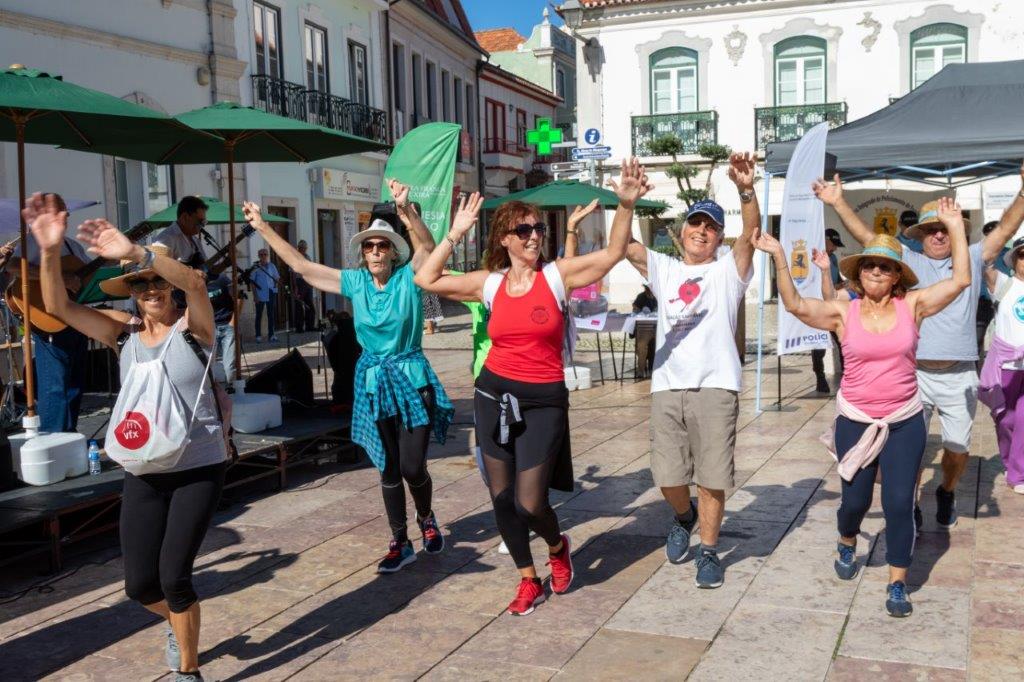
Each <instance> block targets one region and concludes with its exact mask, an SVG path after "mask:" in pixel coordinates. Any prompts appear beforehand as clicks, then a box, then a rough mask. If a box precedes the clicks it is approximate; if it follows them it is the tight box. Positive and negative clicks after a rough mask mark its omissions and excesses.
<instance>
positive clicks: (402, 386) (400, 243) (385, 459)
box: [244, 180, 454, 573]
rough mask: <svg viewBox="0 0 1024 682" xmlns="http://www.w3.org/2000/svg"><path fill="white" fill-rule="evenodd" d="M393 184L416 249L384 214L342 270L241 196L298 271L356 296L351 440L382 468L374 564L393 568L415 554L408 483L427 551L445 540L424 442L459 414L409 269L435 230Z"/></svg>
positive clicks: (356, 242) (252, 220)
mask: <svg viewBox="0 0 1024 682" xmlns="http://www.w3.org/2000/svg"><path fill="white" fill-rule="evenodd" d="M388 187H389V189H390V190H391V194H392V196H394V198H395V205H396V208H397V209H398V215H399V217H400V218H401V220H402V223H403V224H404V225H405V226H406V228H407V229H408V231H409V236H410V238H411V240H412V243H413V249H412V254H411V256H410V253H409V245H408V244H407V243H406V241H405V240H404V239H403V238H402V237H401V236H400V235H399V234H398V233H396V232H395V230H394V229H393V228H392V227H391V226H390V225H388V224H387V223H386V222H384V221H383V220H375V221H373V223H372V224H371V225H370V227H369V228H367V229H365V230H363V231H362V232H359V233H358V234H356V235H355V236H354V237H353V238H352V244H351V246H352V248H353V249H358V250H359V253H360V259H359V260H360V265H359V267H357V268H347V269H345V270H338V269H336V268H332V267H328V266H326V265H321V264H319V263H314V262H312V261H310V260H307V259H306V258H305V257H304V256H302V254H300V253H299V252H298V251H297V250H296V249H295V248H293V247H292V246H291V244H289V243H288V242H287V241H285V240H284V239H283V238H282V237H280V236H279V235H278V234H277V233H276V232H275V231H274V230H273V229H272V228H271V227H270V226H269V225H267V224H266V223H265V222H264V221H263V219H262V217H261V214H260V210H259V206H257V205H256V204H253V203H251V202H246V203H245V205H244V210H245V217H246V220H248V221H249V224H250V225H252V226H253V227H254V228H256V230H257V231H258V232H259V233H260V235H262V236H263V238H264V239H265V240H266V241H267V244H269V245H270V248H272V249H274V251H275V252H276V253H277V255H278V256H279V257H280V258H281V259H282V260H284V262H285V263H287V264H288V266H289V267H290V268H292V270H294V271H295V273H296V274H298V275H300V276H301V277H302V278H303V279H304V280H305V281H306V282H308V283H309V284H310V286H312V287H314V288H316V289H320V290H321V291H325V292H327V293H331V294H334V293H338V292H339V285H340V293H341V295H342V296H346V297H348V298H349V300H350V301H351V302H352V313H353V315H352V317H353V320H354V322H355V328H356V338H357V339H358V340H359V344H360V345H361V346H362V347H363V353H362V355H361V356H360V357H359V361H358V363H357V364H356V377H355V398H354V401H353V402H354V404H353V406H352V440H353V441H354V442H355V443H357V444H359V445H361V446H362V447H363V449H364V450H366V453H367V455H369V457H370V460H371V461H372V462H373V463H374V465H376V467H377V469H379V470H380V472H381V488H382V492H383V496H384V508H385V510H386V512H387V516H388V523H389V525H390V526H391V534H392V536H393V537H392V540H391V543H390V545H389V547H388V553H387V554H386V555H385V556H384V559H383V560H381V562H380V564H378V566H377V570H378V572H380V573H394V572H395V571H398V570H401V568H402V567H403V566H405V565H407V564H409V563H411V562H413V561H415V560H416V551H415V550H414V549H413V546H412V542H410V541H409V536H408V531H407V528H406V521H407V519H406V510H405V486H406V485H407V486H408V487H409V493H410V494H411V495H412V498H413V501H414V502H415V504H416V521H417V523H418V524H419V527H420V531H421V533H422V534H423V549H424V551H426V552H428V553H430V554H436V553H438V552H440V551H442V550H443V549H444V536H443V535H441V531H440V529H439V528H438V525H437V519H436V518H435V516H434V512H433V510H432V508H431V498H432V496H433V486H432V484H431V480H430V474H429V473H428V472H427V445H428V444H429V441H430V434H431V431H433V434H434V436H435V437H436V438H437V440H438V441H440V442H442V443H443V442H444V439H445V434H446V432H447V430H448V426H449V424H451V421H452V415H453V414H454V410H453V409H452V404H451V401H450V400H449V399H448V396H447V394H446V393H445V391H444V387H442V386H441V382H440V381H439V380H438V378H437V375H436V374H434V370H433V369H432V368H431V367H430V363H428V362H427V358H426V356H424V355H423V349H422V347H421V339H422V336H423V306H422V303H421V302H420V299H421V293H422V292H421V290H420V288H419V287H418V286H416V285H415V284H414V283H413V273H414V272H415V271H416V270H417V269H418V268H419V266H420V264H421V263H423V262H424V261H425V260H426V258H427V256H428V255H429V254H430V252H431V251H432V250H433V249H434V240H433V238H432V237H431V236H430V232H429V231H428V230H427V228H426V226H425V225H424V224H423V221H422V220H420V217H419V216H418V215H417V214H416V211H415V210H414V209H413V208H412V207H411V206H410V204H409V188H408V187H406V186H405V185H402V184H401V183H399V182H397V181H395V180H388ZM403 480H404V484H403Z"/></svg>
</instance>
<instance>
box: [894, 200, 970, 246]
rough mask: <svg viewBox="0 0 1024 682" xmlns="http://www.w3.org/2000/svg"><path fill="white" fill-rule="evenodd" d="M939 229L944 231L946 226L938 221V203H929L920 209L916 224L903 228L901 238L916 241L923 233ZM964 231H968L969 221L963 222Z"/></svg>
mask: <svg viewBox="0 0 1024 682" xmlns="http://www.w3.org/2000/svg"><path fill="white" fill-rule="evenodd" d="M929 228H930V229H939V230H945V229H946V226H945V225H943V224H942V222H941V221H940V220H939V202H938V201H929V202H928V203H926V204H925V205H924V206H922V207H921V213H920V214H919V215H918V218H917V222H916V223H914V224H913V225H910V226H909V227H905V228H903V236H904V237H906V238H907V239H918V240H920V239H921V238H922V237H924V232H925V230H927V229H929ZM964 229H965V230H968V231H970V229H971V221H970V220H966V219H965V220H964Z"/></svg>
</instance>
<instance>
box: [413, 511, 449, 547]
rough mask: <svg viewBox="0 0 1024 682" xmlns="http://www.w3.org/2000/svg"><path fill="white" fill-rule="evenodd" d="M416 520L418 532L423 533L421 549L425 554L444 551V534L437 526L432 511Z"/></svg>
mask: <svg viewBox="0 0 1024 682" xmlns="http://www.w3.org/2000/svg"><path fill="white" fill-rule="evenodd" d="M418 521H419V524H420V532H421V533H423V551H425V552H426V553H427V554H440V553H441V552H442V551H444V535H442V534H441V529H440V528H438V527H437V517H435V516H434V512H430V514H428V515H427V518H425V519H422V520H418Z"/></svg>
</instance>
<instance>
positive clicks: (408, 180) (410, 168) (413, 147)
mask: <svg viewBox="0 0 1024 682" xmlns="http://www.w3.org/2000/svg"><path fill="white" fill-rule="evenodd" d="M461 130H462V126H459V125H457V124H455V123H427V124H426V125H421V126H419V127H417V128H413V129H412V130H410V131H409V132H408V133H406V134H405V135H404V136H403V137H402V139H400V140H399V141H398V144H396V145H395V148H394V149H393V150H392V151H391V156H389V157H388V162H387V165H386V166H385V167H384V181H383V186H382V187H381V190H380V194H381V197H382V201H392V200H393V197H392V196H391V192H389V191H388V183H387V180H388V178H394V179H395V180H398V181H399V182H401V183H402V184H404V185H408V186H409V200H410V201H415V202H417V203H418V204H419V205H420V209H421V211H422V218H423V222H424V223H426V225H427V228H428V229H429V230H430V234H432V235H433V236H434V241H435V242H439V241H441V240H442V239H444V236H445V235H446V234H448V225H449V224H450V216H451V210H452V189H453V185H454V183H455V159H456V157H457V156H458V151H459V132H460V131H461Z"/></svg>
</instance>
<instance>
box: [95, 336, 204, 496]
mask: <svg viewBox="0 0 1024 682" xmlns="http://www.w3.org/2000/svg"><path fill="white" fill-rule="evenodd" d="M179 324H181V321H180V320H179V321H178V324H175V325H174V328H173V329H171V333H170V334H168V335H167V338H166V339H165V340H164V342H163V347H162V348H161V349H160V354H159V355H158V356H157V357H156V359H154V360H147V361H146V362H139V357H138V353H137V352H136V350H135V344H134V343H133V344H132V359H133V360H134V363H133V365H132V369H131V371H130V372H129V373H128V377H127V378H126V379H125V381H124V384H123V385H122V386H121V392H120V393H119V394H118V396H117V402H116V403H114V409H113V411H112V412H111V414H110V424H109V425H108V426H107V437H106V442H105V449H106V451H107V455H108V456H109V457H110V459H112V460H114V461H115V462H117V463H118V464H120V465H121V466H122V467H124V469H125V471H128V472H130V473H132V474H135V475H136V476H140V475H142V474H155V473H161V472H164V471H168V470H170V469H173V468H174V466H175V465H176V464H177V463H178V461H179V460H180V459H181V455H182V453H184V452H185V448H187V447H188V444H189V442H190V440H191V439H190V438H189V433H190V432H191V431H192V425H193V424H194V422H195V419H196V409H197V408H198V406H199V400H200V399H201V398H202V396H203V388H204V387H205V386H206V378H207V377H208V376H209V374H210V365H209V363H210V362H211V361H212V360H213V356H214V354H213V353H210V354H209V355H210V359H209V360H208V361H207V365H206V370H205V371H204V372H203V379H202V383H200V385H199V394H198V395H197V396H196V401H195V404H194V405H193V406H192V413H191V415H190V414H189V412H188V407H187V406H186V405H185V403H184V402H183V401H182V399H181V398H180V397H179V396H178V392H177V391H176V390H175V388H174V386H173V385H172V384H171V379H170V377H168V376H167V370H166V368H165V367H164V355H165V354H166V353H167V348H168V346H170V343H171V339H172V338H174V335H175V334H177V333H179V332H178V325H179ZM138 341H139V340H138V339H135V343H138Z"/></svg>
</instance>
